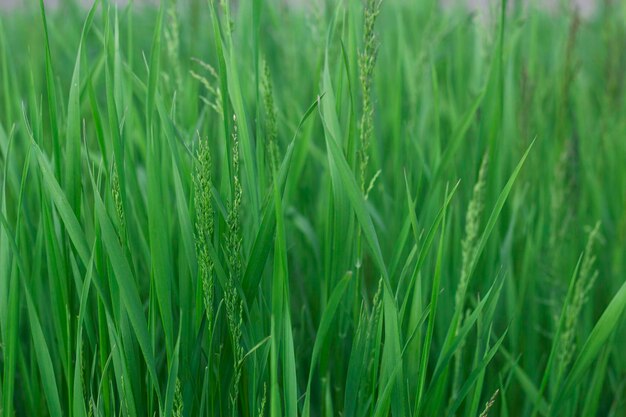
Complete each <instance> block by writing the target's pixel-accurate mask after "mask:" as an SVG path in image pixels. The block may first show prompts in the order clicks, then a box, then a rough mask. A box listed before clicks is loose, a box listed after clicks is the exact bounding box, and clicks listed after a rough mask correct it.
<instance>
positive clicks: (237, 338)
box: [224, 116, 243, 415]
mask: <svg viewBox="0 0 626 417" xmlns="http://www.w3.org/2000/svg"><path fill="white" fill-rule="evenodd" d="M232 140H233V142H232V175H233V181H232V196H231V201H230V202H229V209H228V219H227V223H228V238H227V248H226V252H227V254H228V260H229V264H230V273H229V280H228V283H227V287H226V289H225V294H224V297H225V304H226V318H227V321H228V330H229V333H230V338H231V343H232V349H233V367H234V369H233V379H232V385H231V388H230V406H231V412H232V413H233V415H236V412H237V411H236V410H237V400H238V398H239V380H240V379H241V366H242V363H241V362H242V359H243V347H242V345H241V328H242V324H243V301H242V300H240V297H239V293H238V291H237V286H238V285H239V281H240V279H241V269H242V266H241V217H240V216H241V214H240V210H241V198H242V194H243V191H242V187H241V182H240V180H239V139H238V136H237V118H236V117H235V116H233V134H232Z"/></svg>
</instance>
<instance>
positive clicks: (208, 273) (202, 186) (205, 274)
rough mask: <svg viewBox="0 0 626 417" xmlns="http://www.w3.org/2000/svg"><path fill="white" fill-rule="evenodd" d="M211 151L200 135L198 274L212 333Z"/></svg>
mask: <svg viewBox="0 0 626 417" xmlns="http://www.w3.org/2000/svg"><path fill="white" fill-rule="evenodd" d="M211 169H212V167H211V151H210V149H209V141H208V140H207V139H206V138H204V139H203V138H199V140H198V151H197V163H196V169H195V175H194V206H195V211H196V239H195V240H196V256H197V258H198V276H199V280H200V282H201V283H202V291H203V301H204V309H205V312H206V316H207V321H208V326H209V327H208V328H209V334H210V333H211V329H212V325H213V297H214V295H213V294H214V286H215V284H214V277H213V267H214V265H213V260H212V258H211V255H210V253H209V246H208V244H209V243H208V242H210V241H211V239H212V238H213V218H214V213H213V203H212V200H211Z"/></svg>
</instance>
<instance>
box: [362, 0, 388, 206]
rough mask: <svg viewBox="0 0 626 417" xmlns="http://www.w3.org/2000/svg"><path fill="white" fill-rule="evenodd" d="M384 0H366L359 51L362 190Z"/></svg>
mask: <svg viewBox="0 0 626 417" xmlns="http://www.w3.org/2000/svg"><path fill="white" fill-rule="evenodd" d="M381 3H382V0H366V4H365V16H364V24H363V50H362V51H361V52H360V53H359V80H360V83H361V90H362V94H363V113H362V115H361V122H360V140H361V150H360V156H361V158H360V178H361V191H362V192H363V193H364V194H365V192H366V191H367V188H366V187H367V186H366V183H367V181H366V176H367V166H368V163H369V147H370V142H371V136H372V131H373V119H374V109H373V105H372V78H373V75H374V66H375V65H376V58H377V57H378V40H377V39H376V34H375V32H374V25H375V23H376V18H377V17H378V15H379V13H380V6H381Z"/></svg>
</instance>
